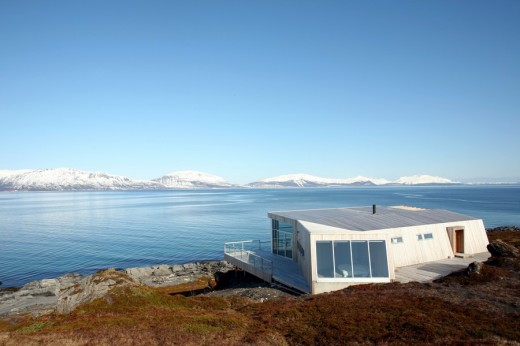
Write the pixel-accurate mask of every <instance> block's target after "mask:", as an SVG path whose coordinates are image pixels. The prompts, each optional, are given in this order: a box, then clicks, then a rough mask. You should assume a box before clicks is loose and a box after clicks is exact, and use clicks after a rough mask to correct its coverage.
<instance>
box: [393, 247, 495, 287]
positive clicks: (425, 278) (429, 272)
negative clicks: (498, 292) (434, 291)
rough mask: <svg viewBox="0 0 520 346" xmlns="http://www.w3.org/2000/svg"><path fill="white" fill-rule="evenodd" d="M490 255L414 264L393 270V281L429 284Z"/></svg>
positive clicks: (483, 254)
mask: <svg viewBox="0 0 520 346" xmlns="http://www.w3.org/2000/svg"><path fill="white" fill-rule="evenodd" d="M490 256H491V254H490V253H489V252H482V253H479V254H475V255H473V256H470V257H466V258H458V257H455V258H447V259H443V260H440V261H434V262H427V263H421V264H415V265H411V266H406V267H400V268H396V269H395V280H396V281H399V282H402V283H406V282H411V281H417V282H431V281H433V280H435V279H438V278H440V277H443V276H446V275H448V274H449V273H451V272H454V271H457V270H460V269H464V268H466V267H467V266H468V265H469V264H470V263H471V262H475V261H479V262H483V261H485V260H487V259H488V258H489V257H490Z"/></svg>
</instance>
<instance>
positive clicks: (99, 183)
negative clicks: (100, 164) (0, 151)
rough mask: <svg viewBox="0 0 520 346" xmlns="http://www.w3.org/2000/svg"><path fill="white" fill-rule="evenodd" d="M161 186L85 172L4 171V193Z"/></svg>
mask: <svg viewBox="0 0 520 346" xmlns="http://www.w3.org/2000/svg"><path fill="white" fill-rule="evenodd" d="M160 188H163V186H162V185H161V184H158V183H155V182H150V181H140V180H131V179H129V178H126V177H122V176H117V175H111V174H107V173H103V172H85V171H80V170H77V169H72V168H54V169H36V170H20V171H2V173H0V190H16V191H64V190H140V189H160Z"/></svg>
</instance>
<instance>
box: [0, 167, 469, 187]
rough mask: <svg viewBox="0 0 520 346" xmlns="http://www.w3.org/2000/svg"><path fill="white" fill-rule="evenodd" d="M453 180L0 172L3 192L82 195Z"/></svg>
mask: <svg viewBox="0 0 520 346" xmlns="http://www.w3.org/2000/svg"><path fill="white" fill-rule="evenodd" d="M453 184H460V183H458V182H454V181H452V180H450V179H446V178H441V177H435V176H430V175H413V176H407V177H401V178H399V179H397V180H395V181H390V180H387V179H383V178H371V177H362V176H358V177H354V178H348V179H331V178H321V177H316V176H313V175H309V174H288V175H280V176H277V177H273V178H267V179H262V180H258V181H255V182H252V183H249V184H246V185H237V184H232V183H230V182H228V181H226V180H225V179H224V178H222V177H219V176H216V175H211V174H208V173H203V172H197V171H178V172H172V173H169V174H166V175H164V176H162V177H159V178H155V179H152V180H133V179H130V178H127V177H123V176H118V175H112V174H108V173H103V172H86V171H80V170H77V169H72V168H54V169H35V170H0V191H82V190H163V189H214V188H283V187H334V186H381V185H390V186H391V185H453Z"/></svg>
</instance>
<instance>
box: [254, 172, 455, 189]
mask: <svg viewBox="0 0 520 346" xmlns="http://www.w3.org/2000/svg"><path fill="white" fill-rule="evenodd" d="M429 184H455V182H453V181H451V180H450V179H446V178H441V177H434V176H431V175H413V176H409V177H401V178H399V179H397V180H396V181H390V180H388V179H384V178H371V177H364V176H357V177H354V178H347V179H330V178H321V177H316V176H313V175H309V174H287V175H280V176H276V177H272V178H267V179H262V180H258V181H255V182H252V183H249V184H248V185H247V186H249V187H262V188H276V187H319V186H374V185H429Z"/></svg>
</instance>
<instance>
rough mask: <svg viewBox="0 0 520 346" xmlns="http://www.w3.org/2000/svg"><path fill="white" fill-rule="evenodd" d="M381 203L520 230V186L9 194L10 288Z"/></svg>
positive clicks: (1, 210) (0, 221) (3, 234)
mask: <svg viewBox="0 0 520 346" xmlns="http://www.w3.org/2000/svg"><path fill="white" fill-rule="evenodd" d="M371 204H379V205H413V206H417V207H424V208H442V209H450V210H453V211H456V212H460V213H463V214H469V215H472V216H475V217H479V218H483V219H484V222H485V223H486V226H488V227H492V226H497V225H506V224H516V225H520V187H518V186H507V187H505V186H495V187H460V186H459V187H355V188H354V187H353V188H318V189H236V190H235V189H233V190H204V191H124V192H121V191H109V192H31V193H25V192H24V193H22V192H19V193H0V281H3V282H4V284H3V287H6V286H12V285H21V284H23V283H26V282H29V281H31V280H35V279H40V278H45V277H55V276H58V275H61V274H64V273H67V272H81V273H91V272H94V271H96V270H99V269H101V268H109V267H132V266H145V265H151V264H159V263H185V262H190V261H197V260H204V259H221V258H222V257H223V255H222V253H223V244H224V242H226V241H235V240H245V239H262V240H268V239H269V234H270V228H269V227H270V223H269V220H268V219H267V212H268V211H274V210H287V209H305V208H328V207H349V206H359V205H371Z"/></svg>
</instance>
